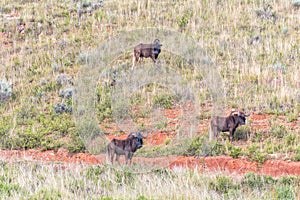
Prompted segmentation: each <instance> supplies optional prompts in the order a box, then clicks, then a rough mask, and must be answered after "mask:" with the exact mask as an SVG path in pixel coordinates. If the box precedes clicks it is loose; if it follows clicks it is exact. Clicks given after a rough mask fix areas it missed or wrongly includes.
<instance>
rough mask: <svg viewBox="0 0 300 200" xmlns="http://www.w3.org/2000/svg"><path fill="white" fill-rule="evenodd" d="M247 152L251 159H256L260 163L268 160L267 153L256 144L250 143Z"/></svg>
mask: <svg viewBox="0 0 300 200" xmlns="http://www.w3.org/2000/svg"><path fill="white" fill-rule="evenodd" d="M245 153H246V155H248V156H249V158H250V160H252V161H256V162H258V163H264V162H265V161H266V160H267V154H266V153H264V152H263V151H262V150H261V148H260V147H259V146H257V145H255V144H252V145H250V146H249V148H248V150H247V151H246V152H245Z"/></svg>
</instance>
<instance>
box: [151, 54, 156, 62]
mask: <svg viewBox="0 0 300 200" xmlns="http://www.w3.org/2000/svg"><path fill="white" fill-rule="evenodd" d="M151 59H152V60H153V62H154V63H156V59H155V55H152V56H151Z"/></svg>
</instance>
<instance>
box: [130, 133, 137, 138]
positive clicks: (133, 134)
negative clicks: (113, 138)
mask: <svg viewBox="0 0 300 200" xmlns="http://www.w3.org/2000/svg"><path fill="white" fill-rule="evenodd" d="M129 135H132V136H134V137H138V136H137V133H136V132H132V133H130V134H129Z"/></svg>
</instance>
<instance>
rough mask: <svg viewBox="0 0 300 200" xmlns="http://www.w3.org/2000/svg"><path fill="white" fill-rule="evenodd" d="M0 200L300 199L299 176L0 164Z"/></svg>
mask: <svg viewBox="0 0 300 200" xmlns="http://www.w3.org/2000/svg"><path fill="white" fill-rule="evenodd" d="M0 165H1V167H0V197H1V199H224V198H225V199H297V198H299V195H300V193H299V191H300V190H299V188H300V178H299V177H293V176H289V177H280V178H272V177H269V176H263V175H257V174H253V173H248V174H245V175H243V176H241V175H238V176H237V175H225V174H221V173H214V174H212V173H202V172H198V171H197V170H190V169H183V168H176V169H174V170H168V169H161V170H160V169H156V170H155V171H153V172H151V173H145V174H140V173H138V174H137V173H134V171H133V170H132V169H131V168H119V169H116V168H112V167H109V166H86V165H79V164H76V165H75V164H59V163H56V164H53V163H52V164H50V163H39V162H28V161H27V162H23V161H21V162H16V161H15V162H13V163H12V162H4V161H2V162H1V163H0Z"/></svg>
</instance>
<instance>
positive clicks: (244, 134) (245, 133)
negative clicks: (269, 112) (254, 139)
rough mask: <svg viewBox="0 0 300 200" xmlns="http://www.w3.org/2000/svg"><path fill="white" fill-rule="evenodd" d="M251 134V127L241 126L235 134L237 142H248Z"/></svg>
mask: <svg viewBox="0 0 300 200" xmlns="http://www.w3.org/2000/svg"><path fill="white" fill-rule="evenodd" d="M250 134H251V127H250V126H249V125H245V126H241V127H239V128H238V129H236V131H235V132H234V139H235V140H247V139H248V137H249V136H250Z"/></svg>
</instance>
